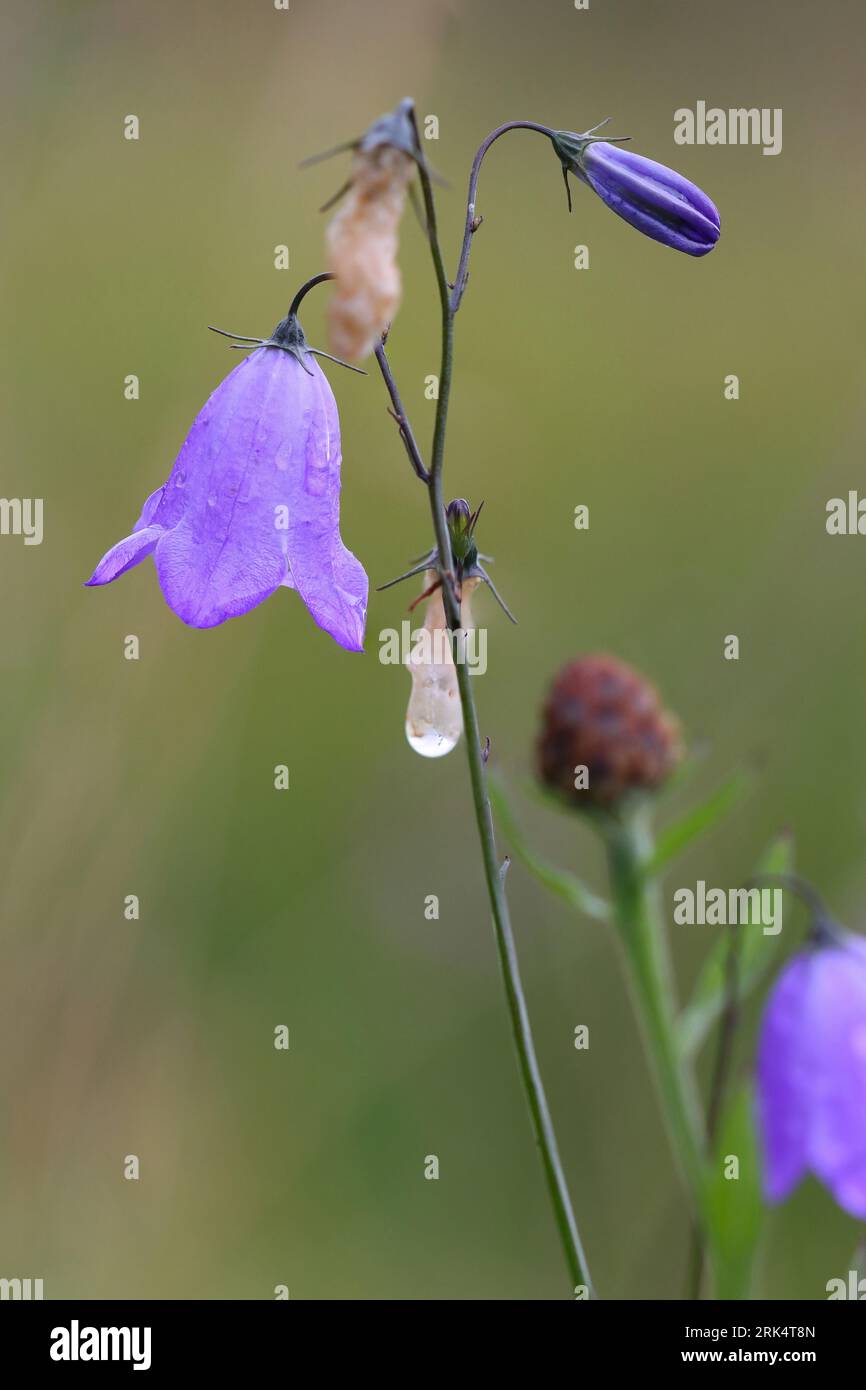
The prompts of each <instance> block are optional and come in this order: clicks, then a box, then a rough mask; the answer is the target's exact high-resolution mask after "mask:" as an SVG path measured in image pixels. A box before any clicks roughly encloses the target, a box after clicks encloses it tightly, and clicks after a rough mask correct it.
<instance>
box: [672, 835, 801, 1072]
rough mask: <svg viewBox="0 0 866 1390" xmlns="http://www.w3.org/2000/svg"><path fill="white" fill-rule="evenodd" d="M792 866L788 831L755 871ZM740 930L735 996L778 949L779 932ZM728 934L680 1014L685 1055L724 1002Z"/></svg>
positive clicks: (699, 1041) (744, 992)
mask: <svg viewBox="0 0 866 1390" xmlns="http://www.w3.org/2000/svg"><path fill="white" fill-rule="evenodd" d="M793 867H794V845H793V841H792V840H791V837H790V836H789V835H780V836H779V837H778V838H777V839H776V840H774V841H773V842H772V843H771V844H770V845H769V846H768V848H767V849H766V850H765V852H764V854H762V856H761V858H760V860H759V861H758V866H757V870H756V872H757V873H761V874H786V873H791V872H792V870H793ZM736 930H737V931H740V932H742V933H743V935H742V939H741V942H740V957H739V968H738V979H739V998H740V999H741V1000H742V999H745V997H746V995H747V994H748V993H749V992H750V990H752V989H753V988H754V986H755V985H756V984H758V982H759V981H760V980H761V979H762V978H763V977H764V975H765V974H766V972H767V970H768V968H769V966H770V963H771V961H772V959H773V956H774V954H775V952H776V950H777V949H778V946H779V941H780V939H781V935H782V934H781V932H778V933H777V934H776V935H775V936H770V935H767V934H766V933H765V932H764V931H762V930H761V928H760V926H759V925H758V924H756V923H753V924H749V925H745V924H743V925H741V926H740V927H738V928H736ZM729 947H730V934H729V932H727V931H726V932H724V933H723V934H722V935H721V936H720V937H719V939H718V941H717V942H716V944H715V946H714V947H713V949H712V950H711V951H710V953H709V955H708V956H707V959H706V960H705V962H704V965H703V968H702V970H701V973H700V975H699V976H698V979H697V983H696V984H695V988H694V992H693V994H692V997H691V1000H690V1001H689V1003H688V1004H687V1005H686V1007H685V1008H684V1009H683V1011H682V1013H681V1014H680V1017H679V1020H678V1023H677V1031H678V1033H679V1041H680V1047H681V1048H682V1050H683V1054H684V1055H686V1056H689V1055H691V1054H692V1053H694V1052H696V1051H697V1050H698V1048H699V1047H700V1046H701V1044H702V1043H703V1041H704V1039H705V1038H706V1036H707V1034H708V1032H709V1031H710V1029H711V1028H712V1026H713V1024H714V1023H715V1022H716V1020H717V1018H718V1017H719V1015H720V1014H721V1012H722V1009H723V1008H724V1005H725V984H726V964H727V954H728V950H729Z"/></svg>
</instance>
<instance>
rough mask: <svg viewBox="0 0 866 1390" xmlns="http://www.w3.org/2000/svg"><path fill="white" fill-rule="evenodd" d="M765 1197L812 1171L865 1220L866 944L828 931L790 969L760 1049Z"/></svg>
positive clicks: (771, 1006)
mask: <svg viewBox="0 0 866 1390" xmlns="http://www.w3.org/2000/svg"><path fill="white" fill-rule="evenodd" d="M757 1082H758V1123H759V1129H760V1132H761V1138H762V1146H763V1153H764V1193H765V1196H766V1197H767V1200H768V1201H770V1202H781V1201H784V1199H785V1198H786V1197H787V1196H788V1194H789V1193H790V1192H791V1191H793V1189H794V1188H795V1187H796V1186H797V1184H798V1183H799V1182H800V1180H801V1178H803V1176H804V1175H805V1174H806V1173H807V1172H811V1173H813V1174H814V1175H815V1177H817V1178H819V1179H820V1181H821V1182H822V1183H824V1185H825V1186H826V1187H827V1188H828V1189H829V1190H830V1192H831V1193H832V1194H833V1196H834V1198H835V1199H836V1201H837V1202H838V1204H839V1206H840V1207H842V1208H843V1209H844V1210H845V1211H847V1212H850V1213H851V1215H852V1216H856V1217H859V1218H860V1219H861V1220H862V1219H864V1218H866V938H863V937H859V936H853V935H851V934H850V933H847V932H844V933H843V932H841V931H836V932H833V933H832V934H830V933H827V932H824V933H823V934H820V935H819V936H818V937H817V939H816V940H815V941H814V942H813V943H812V944H811V945H809V946H808V947H807V948H806V949H805V950H803V951H801V952H799V953H798V954H797V955H796V956H794V958H793V959H792V960H791V961H789V962H788V964H787V965H786V967H785V969H784V970H783V971H782V973H781V975H780V976H779V979H778V980H777V981H776V984H775V986H774V988H773V990H772V993H771V995H770V998H769V1001H768V1004H767V1008H766V1012H765V1014H764V1019H763V1023H762V1025H761V1034H760V1040H759V1044H758V1062H757Z"/></svg>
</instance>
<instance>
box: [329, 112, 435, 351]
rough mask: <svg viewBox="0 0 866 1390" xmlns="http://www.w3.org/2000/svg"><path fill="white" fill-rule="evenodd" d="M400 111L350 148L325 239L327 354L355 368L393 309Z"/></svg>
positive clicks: (407, 146) (401, 201)
mask: <svg viewBox="0 0 866 1390" xmlns="http://www.w3.org/2000/svg"><path fill="white" fill-rule="evenodd" d="M405 107H406V104H405V103H404V104H403V105H402V106H401V107H398V108H397V111H396V112H395V113H393V115H392V116H390V117H382V118H381V120H380V121H377V122H376V124H375V125H374V126H371V128H370V130H369V131H368V132H367V134H366V135H365V136H364V138H363V139H362V140H361V141H360V143H359V144H358V146H357V148H356V150H355V154H354V156H353V158H352V170H351V179H350V184H349V189H348V192H347V194H346V197H345V199H344V200H343V202H342V203H341V204H340V205H339V207H338V208H337V211H336V212H335V213H334V216H333V217H332V219H331V221H330V223H329V224H328V229H327V233H326V244H327V251H328V264H329V267H330V269H331V270H332V271H333V273H334V275H335V276H336V277H337V279H336V286H335V291H334V295H333V298H332V299H331V303H330V305H329V307H328V330H329V335H330V341H331V348H332V351H334V352H335V353H336V354H337V356H338V357H345V358H347V359H348V360H349V361H350V362H358V361H360V359H361V358H362V357H366V356H367V354H368V353H369V352H372V351H373V349H374V347H375V346H376V344H377V342H378V341H379V339H380V338H381V336H382V334H383V333H384V331H385V329H386V328H387V327H388V325H389V323H390V322H391V321H392V319H393V318H394V315H395V314H396V312H397V308H398V306H399V303H400V292H401V278H400V267H399V266H398V264H397V246H398V237H397V229H398V227H399V225H400V218H401V217H402V215H403V209H404V206H405V203H406V190H407V188H408V186H409V181H410V179H411V178H412V175H413V173H414V171H415V157H414V155H413V154H412V153H410V150H411V148H412V144H411V143H410V142H414V127H413V126H412V124H411V121H410V116H409V111H410V110H411V104H410V106H409V109H408V110H406V109H404V108H405Z"/></svg>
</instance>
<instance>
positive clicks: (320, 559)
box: [88, 347, 367, 651]
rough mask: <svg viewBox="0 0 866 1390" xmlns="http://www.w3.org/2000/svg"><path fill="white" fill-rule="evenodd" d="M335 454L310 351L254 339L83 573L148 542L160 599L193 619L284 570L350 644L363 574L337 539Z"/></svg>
mask: <svg viewBox="0 0 866 1390" xmlns="http://www.w3.org/2000/svg"><path fill="white" fill-rule="evenodd" d="M305 367H306V370H305ZM340 463H341V453H340V430H339V420H338V416H337V408H336V403H335V401H334V397H333V393H332V392H331V388H330V386H329V385H328V382H327V379H326V377H325V375H324V373H323V372H322V370H321V368H320V367H319V365H318V363H317V362H316V360H315V358H313V357H312V356H309V355H305V357H304V365H303V366H302V365H301V363H300V362H299V361H298V359H297V357H296V356H294V355H292V353H290V352H286V351H284V350H282V349H281V348H277V347H262V348H258V349H256V351H254V352H253V353H251V355H250V356H249V357H248V358H246V359H245V360H244V361H242V362H241V363H239V365H238V366H237V367H236V368H235V369H234V371H233V372H231V374H230V375H229V376H228V377H227V378H226V379H225V381H223V382H222V383H221V384H220V385H219V386H218V387H217V389H216V391H214V393H213V395H212V396H211V397H210V399H209V401H208V402H207V404H206V405H205V406H204V408H203V409H202V411H201V412H200V413H199V415H198V416H197V417H196V419H195V421H194V423H193V426H192V428H191V430H190V432H189V435H188V436H187V439H186V441H185V443H184V445H183V448H182V449H181V451H180V454H179V455H178V457H177V461H176V462H175V465H174V468H173V469H172V472H171V476H170V477H169V479H168V481H167V482H166V484H165V485H164V487H162V488H160V489H159V490H158V491H157V492H155V493H153V494H152V495H151V497H149V498H148V500H147V502H146V503H145V506H144V509H143V511H142V515H141V517H140V518H139V521H138V522H137V524H136V527H135V530H134V531H133V534H132V535H131V536H130V537H127V539H126V540H124V541H121V542H120V543H119V544H118V545H116V546H114V547H113V549H112V550H111V551H109V552H108V554H107V555H106V556H105V557H104V558H103V560H102V561H100V564H99V565H98V566H97V568H96V570H95V572H94V574H93V576H92V577H91V579H90V580H89V581H88V583H90V584H104V583H108V582H110V580H112V579H114V578H117V576H118V575H120V574H122V573H124V572H125V570H127V569H129V568H130V567H131V566H132V565H134V564H137V563H138V561H139V560H141V559H143V558H144V557H145V556H146V555H147V554H149V553H151V552H153V553H154V559H155V562H156V568H157V574H158V576H159V580H160V584H161V586H162V590H163V594H164V595H165V598H166V601H167V603H168V604H169V607H171V608H172V609H173V611H174V612H175V613H177V615H178V617H180V618H182V619H183V621H184V622H185V623H188V624H189V625H190V626H192V627H200V628H204V627H213V626H215V625H216V624H218V623H222V622H224V621H225V620H226V619H228V618H234V617H238V616H239V615H240V614H242V613H246V612H249V610H250V609H251V608H254V607H255V606H256V605H257V604H259V603H261V602H262V601H263V600H264V599H266V598H268V597H269V595H270V594H272V593H273V592H274V591H275V590H276V589H277V588H279V587H280V586H281V585H282V584H284V583H285V582H286V581H287V579H289V577H290V576H291V582H292V584H293V586H294V587H296V588H297V589H298V592H299V593H300V595H301V597H302V598H303V599H304V602H305V603H306V604H307V607H308V608H309V610H310V612H311V613H312V615H313V617H314V618H315V620H316V622H317V623H318V624H319V626H320V627H323V628H324V629H325V631H327V632H329V633H330V634H331V636H332V637H333V638H334V639H335V641H337V642H339V643H340V645H341V646H343V647H346V648H347V649H349V650H350V651H359V650H361V648H362V645H363V634H364V619H365V612H366V601H367V577H366V575H365V573H364V570H363V568H362V567H361V565H360V564H359V562H358V561H357V560H356V559H355V557H354V556H353V555H352V554H351V553H350V552H349V551H348V550H347V549H346V548H345V546H344V545H343V543H342V540H341V537H340V529H339V519H340V518H339V497H340Z"/></svg>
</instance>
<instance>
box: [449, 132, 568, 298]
mask: <svg viewBox="0 0 866 1390" xmlns="http://www.w3.org/2000/svg"><path fill="white" fill-rule="evenodd" d="M508 130H537V131H538V132H539V134H540V135H547V136H548V137H550V136H553V135H555V134H556V132H555V131H554V130H551V129H550V127H549V126H546V125H539V124H538V122H537V121H506V123H505V125H501V126H497V128H496V130H492V131H491V132H490V134H489V135H488V137H487V139H486V140H485V141H484V142H483V144H481V145H480V146H479V147H478V152H477V154H476V156H475V158H474V160H473V161H472V169H471V171H470V174H469V193H468V196H467V199H466V226H465V229H464V231H463V245H462V246H461V248H460V260H459V262H458V265H457V277H456V279H455V281H454V289H453V292H452V294H451V310H452V313H455V314H456V313H457V310H458V309H459V308H460V301H461V299H462V298H463V292H464V290H465V289H466V281H467V280H468V278H469V269H468V267H469V252H470V250H471V247H472V238H473V236H474V235H475V233H476V232H477V230H478V228H479V227H480V225H481V220H480V218H478V217H476V214H475V203H476V199H477V196H478V175H479V174H480V173H481V164H482V161H483V159H484V156H485V155H486V153H487V151H488V150H489V149H490V146H491V145H492V144H493V142H494V140H498V139H499V137H500V135H504V134H505V133H506V131H508Z"/></svg>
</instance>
